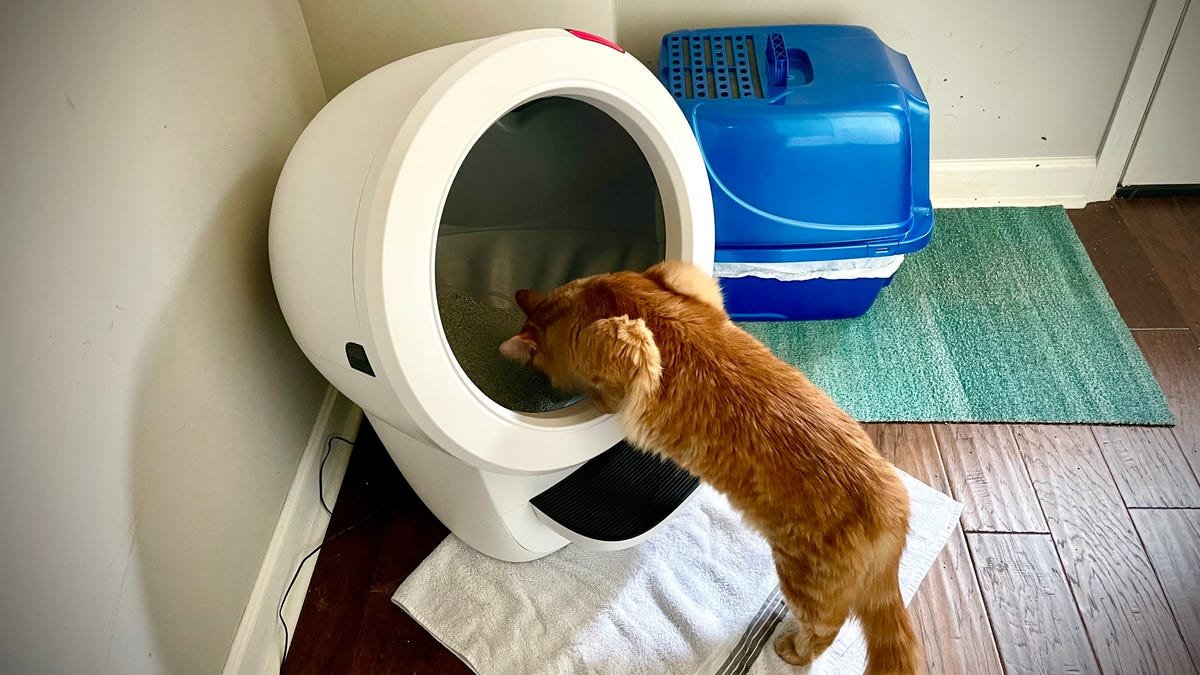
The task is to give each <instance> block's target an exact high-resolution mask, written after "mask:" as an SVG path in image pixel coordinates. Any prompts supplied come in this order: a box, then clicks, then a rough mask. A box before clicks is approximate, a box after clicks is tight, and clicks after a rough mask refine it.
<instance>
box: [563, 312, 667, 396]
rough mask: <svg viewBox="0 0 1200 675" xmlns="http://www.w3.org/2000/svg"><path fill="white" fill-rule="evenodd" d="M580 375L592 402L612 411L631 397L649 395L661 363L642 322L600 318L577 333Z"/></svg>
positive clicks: (624, 318) (658, 375) (659, 374)
mask: <svg viewBox="0 0 1200 675" xmlns="http://www.w3.org/2000/svg"><path fill="white" fill-rule="evenodd" d="M576 354H577V356H578V358H579V365H580V366H581V367H580V371H581V372H580V373H579V374H580V375H581V376H582V378H583V379H584V380H585V382H586V383H587V386H588V389H589V392H590V393H591V395H592V399H593V402H595V403H596V405H597V407H599V408H600V409H601V410H603V411H604V412H615V411H617V410H618V409H619V408H620V407H621V403H622V402H623V401H624V400H625V399H626V398H628V397H630V396H640V395H645V394H649V393H652V392H653V391H654V390H655V389H657V388H658V385H659V381H660V380H661V379H662V361H661V356H660V355H659V353H658V345H657V344H655V342H654V334H653V333H651V332H650V328H649V327H647V326H646V322H645V321H643V320H642V319H630V318H629V317H628V316H618V317H612V318H608V319H600V320H598V321H595V322H593V323H591V324H590V325H588V326H587V327H586V328H584V329H583V330H582V331H580V333H579V338H578V341H577V343H576Z"/></svg>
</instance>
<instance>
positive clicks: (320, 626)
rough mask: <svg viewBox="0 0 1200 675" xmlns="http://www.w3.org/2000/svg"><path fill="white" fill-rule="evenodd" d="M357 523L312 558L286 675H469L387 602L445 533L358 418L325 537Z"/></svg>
mask: <svg viewBox="0 0 1200 675" xmlns="http://www.w3.org/2000/svg"><path fill="white" fill-rule="evenodd" d="M364 519H366V520H365V521H364ZM356 523H362V524H361V525H359V526H358V527H356V528H355V529H354V530H352V531H349V532H347V533H346V534H343V535H341V536H339V537H338V538H337V539H334V540H332V541H330V542H329V543H328V544H327V545H326V546H325V548H324V549H322V551H321V553H320V555H319V556H318V557H317V563H316V568H315V569H314V570H313V576H312V581H311V582H310V584H309V588H308V594H307V595H306V596H305V599H304V607H303V609H302V610H301V613H300V620H299V621H298V622H297V625H296V627H295V633H294V635H295V637H294V638H293V640H292V647H291V649H290V650H289V651H288V658H287V662H286V664H285V666H286V667H285V671H286V672H287V673H314V674H316V673H320V674H325V673H351V672H372V673H373V672H412V671H413V669H414V668H415V667H416V669H417V670H418V671H420V672H438V673H457V672H469V671H467V670H466V668H465V666H463V665H462V663H461V661H459V660H458V658H457V657H455V656H454V655H453V654H452V653H451V652H450V651H448V650H447V649H446V648H445V647H443V646H442V645H441V644H439V643H438V641H437V640H435V639H433V637H432V636H430V635H429V634H428V633H427V632H425V630H424V629H423V628H421V627H420V625H418V624H417V623H416V622H414V621H413V620H412V619H411V618H410V617H409V616H408V615H407V614H405V613H404V611H403V610H401V609H400V608H398V607H396V606H395V605H392V604H391V594H392V592H393V591H395V590H396V586H397V585H399V583H400V580H401V579H403V577H404V576H405V575H407V574H408V572H409V571H411V570H412V568H413V567H415V566H416V565H417V564H418V563H420V561H421V560H423V559H424V558H425V556H426V555H428V554H429V552H430V551H432V550H433V548H434V546H436V545H437V543H438V542H440V541H441V539H442V538H444V537H445V535H446V530H445V528H443V527H442V526H441V524H440V523H438V522H437V520H436V519H435V518H434V517H433V515H432V514H430V513H429V511H428V510H427V509H426V508H425V506H424V505H423V504H421V502H420V500H419V499H418V498H417V496H416V495H415V494H414V493H413V492H412V489H411V488H409V487H408V484H407V483H406V482H405V481H404V478H403V476H401V475H400V471H399V470H398V469H397V468H396V465H395V464H394V463H393V462H392V460H391V458H390V457H388V455H387V451H386V450H384V448H383V445H382V443H380V441H379V437H378V436H376V434H375V432H374V430H373V429H371V426H370V424H369V423H367V422H365V421H364V422H363V424H362V427H361V428H360V430H359V433H358V441H357V443H356V444H355V447H354V451H353V453H352V454H351V456H350V465H349V467H348V468H347V471H346V477H345V479H344V480H343V482H342V488H341V491H340V493H339V495H338V500H337V504H336V505H335V506H334V509H333V518H332V520H331V521H330V524H329V528H328V532H329V533H330V534H335V533H337V532H340V531H341V530H342V529H343V528H346V527H349V526H350V525H354V524H356ZM398 548H403V549H404V550H403V551H400V552H398V551H397V549H398ZM398 558H399V559H401V560H399V561H398V560H397V559H398ZM310 564H311V563H310ZM381 570H383V571H385V575H384V577H383V579H382V580H381V575H380V572H381ZM418 665H419V666H420V667H417V666H418Z"/></svg>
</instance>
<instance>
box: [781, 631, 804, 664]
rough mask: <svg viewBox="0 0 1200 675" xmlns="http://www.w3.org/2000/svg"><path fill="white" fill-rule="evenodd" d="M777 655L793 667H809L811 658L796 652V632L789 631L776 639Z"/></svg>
mask: <svg viewBox="0 0 1200 675" xmlns="http://www.w3.org/2000/svg"><path fill="white" fill-rule="evenodd" d="M775 653H776V654H778V655H779V658H781V659H783V660H784V661H786V662H787V663H790V664H792V665H793V666H807V665H808V664H809V661H811V660H812V659H811V658H808V657H805V656H802V655H801V654H800V653H799V652H797V651H796V632H795V631H787V632H786V633H784V634H783V635H780V636H779V637H777V638H775Z"/></svg>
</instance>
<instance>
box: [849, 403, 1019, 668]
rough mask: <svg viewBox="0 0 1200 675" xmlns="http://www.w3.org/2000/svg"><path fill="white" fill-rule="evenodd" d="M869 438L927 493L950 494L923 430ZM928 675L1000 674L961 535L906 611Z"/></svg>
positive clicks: (874, 432) (875, 428)
mask: <svg viewBox="0 0 1200 675" xmlns="http://www.w3.org/2000/svg"><path fill="white" fill-rule="evenodd" d="M868 430H869V432H870V433H871V436H872V438H873V440H874V441H875V444H876V446H878V447H879V451H880V452H881V453H883V455H884V456H885V457H887V458H888V459H889V460H890V461H891V462H892V463H893V464H895V465H896V466H897V467H899V468H900V469H902V470H904V471H907V472H908V473H909V474H911V475H912V476H913V477H914V478H917V479H918V480H921V481H923V482H924V483H925V484H927V485H929V486H930V487H932V488H934V489H936V490H941V491H943V492H947V493H948V492H949V486H948V484H947V483H946V479H945V473H944V472H943V471H942V463H941V459H940V457H939V456H938V451H937V446H936V443H935V441H934V439H933V432H932V430H931V429H930V428H929V425H927V424H874V425H870V427H869V429H868ZM909 611H910V612H912V616H913V621H915V622H916V624H917V630H918V632H919V633H920V636H921V644H922V645H923V646H924V649H925V659H926V662H927V665H928V668H929V673H930V675H941V674H945V675H956V674H958V673H971V674H972V675H990V674H992V673H996V674H999V673H1002V672H1004V671H1003V667H1002V666H1001V664H1000V655H999V653H998V652H997V651H996V643H995V638H994V637H993V636H992V627H991V622H990V621H989V620H988V616H987V610H986V608H985V607H984V604H983V595H982V593H981V592H980V590H979V583H978V581H977V580H976V579H975V571H974V570H973V569H972V564H971V554H970V552H969V551H968V550H967V541H966V539H965V538H964V537H963V533H962V531H961V530H956V531H955V532H954V534H952V535H951V536H950V541H949V542H948V543H947V544H946V548H945V550H943V551H942V553H941V555H940V556H938V559H937V561H936V562H935V563H934V565H933V568H932V569H930V571H929V575H928V576H926V577H925V580H924V581H922V582H921V588H920V589H918V590H917V594H916V596H915V597H913V600H912V604H911V605H910V606H909Z"/></svg>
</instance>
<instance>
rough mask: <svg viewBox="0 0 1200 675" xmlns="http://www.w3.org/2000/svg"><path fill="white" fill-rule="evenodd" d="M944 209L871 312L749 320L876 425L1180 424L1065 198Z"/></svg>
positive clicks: (755, 332) (793, 360) (753, 330)
mask: <svg viewBox="0 0 1200 675" xmlns="http://www.w3.org/2000/svg"><path fill="white" fill-rule="evenodd" d="M935 218H936V220H935V226H934V237H933V241H932V243H930V245H929V246H928V247H926V248H925V249H924V250H922V251H919V252H917V253H914V254H911V255H909V256H908V257H906V259H905V261H904V264H903V265H901V267H900V270H899V272H897V274H896V276H895V278H894V279H893V281H892V283H891V285H889V286H888V287H886V288H884V289H883V291H882V292H881V293H880V295H879V299H878V300H876V302H875V305H874V306H873V307H872V308H871V309H870V311H868V312H867V314H866V315H864V316H862V317H860V318H857V319H846V320H841V321H813V322H764V323H745V324H742V326H743V327H744V328H745V329H746V330H748V331H749V332H750V333H752V334H753V335H754V336H756V337H757V338H758V339H760V340H762V341H763V342H764V343H766V344H767V345H768V346H769V347H771V349H773V350H774V351H775V353H776V354H778V355H779V356H780V357H781V358H783V359H784V360H786V361H788V362H790V363H792V364H794V365H796V366H797V367H799V368H800V369H801V370H803V371H804V372H805V373H806V374H807V375H808V377H809V378H810V379H812V380H813V382H815V383H816V384H817V385H819V386H821V387H822V388H824V389H825V390H826V391H828V392H829V393H830V395H832V396H833V398H834V399H835V400H836V401H837V402H838V404H840V405H841V406H842V407H844V408H845V409H846V410H847V411H849V412H850V414H852V415H853V416H854V417H856V418H857V419H859V420H861V421H864V422H1028V423H1037V422H1047V423H1077V424H1146V425H1166V424H1172V423H1173V422H1174V419H1173V417H1172V415H1171V411H1170V410H1169V409H1168V408H1167V402H1166V400H1165V399H1164V397H1163V393H1162V390H1161V389H1160V388H1159V386H1158V383H1157V382H1155V380H1154V376H1153V375H1152V374H1151V373H1150V369H1149V367H1147V365H1146V362H1145V360H1144V359H1143V358H1142V354H1141V352H1140V351H1139V350H1138V347H1137V345H1136V344H1135V343H1134V341H1133V337H1132V336H1131V335H1130V333H1129V330H1128V328H1126V326H1125V322H1124V321H1122V320H1121V316H1120V315H1119V314H1118V313H1117V309H1116V307H1115V306H1114V305H1113V303H1112V299H1111V298H1110V297H1109V296H1108V292H1107V291H1106V290H1105V288H1104V284H1103V283H1102V282H1101V281H1100V277H1099V276H1098V275H1097V274H1096V270H1095V268H1094V267H1093V266H1092V262H1091V260H1090V259H1089V258H1088V255H1087V252H1086V251H1085V250H1084V248H1083V245H1082V244H1081V243H1080V241H1079V238H1078V237H1076V235H1075V230H1074V228H1073V227H1072V226H1071V222H1070V220H1068V218H1067V214H1066V212H1065V211H1064V210H1063V209H1062V208H1061V207H1038V208H975V209H952V210H939V211H937V213H936V214H935Z"/></svg>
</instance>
